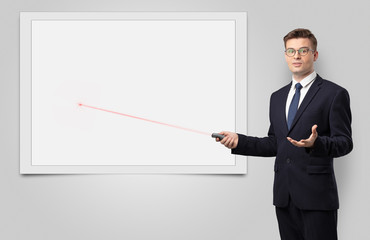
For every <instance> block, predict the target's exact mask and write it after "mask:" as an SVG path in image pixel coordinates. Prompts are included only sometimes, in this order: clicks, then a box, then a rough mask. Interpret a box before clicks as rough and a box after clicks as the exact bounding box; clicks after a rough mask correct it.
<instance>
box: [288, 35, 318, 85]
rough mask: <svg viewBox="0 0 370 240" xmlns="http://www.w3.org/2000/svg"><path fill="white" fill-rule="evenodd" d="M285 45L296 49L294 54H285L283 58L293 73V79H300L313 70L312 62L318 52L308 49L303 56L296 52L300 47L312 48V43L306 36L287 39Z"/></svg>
mask: <svg viewBox="0 0 370 240" xmlns="http://www.w3.org/2000/svg"><path fill="white" fill-rule="evenodd" d="M285 47H286V49H289V48H292V49H294V50H296V53H295V55H294V56H292V57H289V56H287V55H285V60H286V62H287V63H288V67H289V69H290V71H291V72H292V73H293V76H294V79H295V80H297V81H301V80H302V79H303V78H305V77H307V76H308V75H310V74H311V73H312V72H313V70H314V66H313V63H314V62H315V61H316V59H317V58H318V56H319V53H318V52H317V51H315V52H312V51H309V52H308V54H307V55H305V56H302V55H301V54H299V53H298V49H300V48H309V49H313V46H312V43H311V41H310V40H309V39H308V38H293V39H289V40H288V41H287V42H286V46H285Z"/></svg>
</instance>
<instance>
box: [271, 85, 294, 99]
mask: <svg viewBox="0 0 370 240" xmlns="http://www.w3.org/2000/svg"><path fill="white" fill-rule="evenodd" d="M291 85H292V83H291V82H290V83H289V84H287V85H285V86H284V87H282V88H280V89H278V90H276V91H275V92H273V93H272V94H271V98H276V97H286V96H287V95H288V93H289V90H290V86H291Z"/></svg>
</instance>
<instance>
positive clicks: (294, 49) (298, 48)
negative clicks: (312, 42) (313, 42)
mask: <svg viewBox="0 0 370 240" xmlns="http://www.w3.org/2000/svg"><path fill="white" fill-rule="evenodd" d="M301 48H310V47H306V46H305V47H300V48H298V50H299V49H301ZM287 49H294V50H296V49H295V48H291V47H290V48H287Z"/></svg>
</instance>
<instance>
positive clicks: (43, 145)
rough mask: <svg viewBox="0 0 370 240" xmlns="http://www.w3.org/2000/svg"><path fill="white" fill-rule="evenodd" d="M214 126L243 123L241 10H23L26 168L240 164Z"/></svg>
mask: <svg viewBox="0 0 370 240" xmlns="http://www.w3.org/2000/svg"><path fill="white" fill-rule="evenodd" d="M240 87H242V91H240ZM238 90H239V91H238ZM238 102H243V103H242V105H243V106H239V105H237V103H238ZM243 108H245V110H243ZM237 116H239V117H237ZM239 118H242V120H241V121H240V120H238V119H239ZM243 125H244V127H245V128H244V129H243ZM221 130H229V131H238V132H240V131H241V132H243V131H246V14H245V13H183V12H181V13H179V12H178V13H169V12H168V13H137V12H136V13H52V12H50V13H38V12H36V13H30V12H27V13H21V162H20V164H21V168H20V172H21V173H22V174H27V173H37V174H40V173H48V174H50V173H245V172H246V158H245V157H240V156H234V155H232V154H231V153H230V150H228V149H226V148H225V147H223V146H222V145H220V144H219V143H216V142H215V141H214V139H212V138H211V137H210V135H211V133H212V132H218V131H221Z"/></svg>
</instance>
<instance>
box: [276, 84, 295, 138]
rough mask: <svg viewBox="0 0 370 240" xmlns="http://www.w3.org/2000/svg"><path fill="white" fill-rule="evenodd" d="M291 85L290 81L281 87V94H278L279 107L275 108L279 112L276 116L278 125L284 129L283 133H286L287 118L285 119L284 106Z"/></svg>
mask: <svg viewBox="0 0 370 240" xmlns="http://www.w3.org/2000/svg"><path fill="white" fill-rule="evenodd" d="M291 86H292V84H291V83H290V84H288V85H286V86H285V87H284V88H283V90H282V92H281V95H280V99H281V104H279V105H278V107H279V109H276V110H277V112H278V113H279V115H278V116H279V121H280V123H279V124H278V126H283V129H282V130H283V131H284V134H287V133H288V124H287V119H286V113H285V106H286V101H287V98H288V94H289V90H290V88H291Z"/></svg>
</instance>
